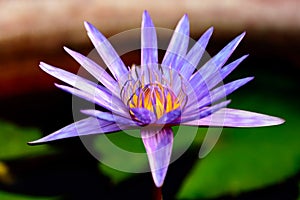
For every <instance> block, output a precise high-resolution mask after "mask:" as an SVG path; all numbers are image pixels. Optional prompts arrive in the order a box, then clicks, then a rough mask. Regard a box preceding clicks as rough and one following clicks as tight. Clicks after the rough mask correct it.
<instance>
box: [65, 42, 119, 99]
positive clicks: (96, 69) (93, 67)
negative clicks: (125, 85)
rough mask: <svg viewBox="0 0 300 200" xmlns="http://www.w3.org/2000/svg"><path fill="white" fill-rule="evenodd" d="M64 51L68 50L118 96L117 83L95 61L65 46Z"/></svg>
mask: <svg viewBox="0 0 300 200" xmlns="http://www.w3.org/2000/svg"><path fill="white" fill-rule="evenodd" d="M64 49H65V51H66V52H68V53H69V54H70V55H71V56H72V57H73V58H74V59H75V60H76V61H77V62H78V63H79V64H80V65H81V66H83V67H84V68H85V69H86V70H87V71H88V72H89V73H90V74H92V75H93V76H94V77H95V78H96V79H97V80H98V81H100V83H102V84H103V85H104V86H105V87H106V88H107V89H109V90H110V91H111V92H113V93H114V95H116V96H119V94H120V88H119V87H118V83H117V82H116V81H115V80H114V79H113V78H112V77H111V76H110V75H109V74H108V73H107V72H106V71H105V70H104V69H103V68H102V67H101V66H99V65H98V64H97V63H95V62H94V61H92V60H91V59H89V58H88V57H86V56H83V55H82V54H80V53H78V52H75V51H72V50H71V49H68V48H67V47H64Z"/></svg>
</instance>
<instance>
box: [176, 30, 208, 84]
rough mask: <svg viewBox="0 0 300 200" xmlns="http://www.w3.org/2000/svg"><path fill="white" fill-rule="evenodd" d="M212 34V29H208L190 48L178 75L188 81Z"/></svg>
mask: <svg viewBox="0 0 300 200" xmlns="http://www.w3.org/2000/svg"><path fill="white" fill-rule="evenodd" d="M212 33H213V27H211V28H209V29H208V30H207V31H206V32H205V33H204V34H203V35H202V36H201V38H200V39H199V40H198V41H197V43H196V44H195V45H194V46H193V47H192V49H191V50H190V51H189V52H188V54H187V55H186V57H185V62H184V63H183V66H182V68H181V69H180V74H181V75H182V76H183V77H184V78H185V79H186V80H188V79H189V78H190V76H191V75H192V73H193V72H194V71H195V69H196V68H197V65H198V63H199V61H200V59H201V58H202V55H203V53H204V51H205V48H206V46H207V43H208V41H209V39H210V37H211V35H212Z"/></svg>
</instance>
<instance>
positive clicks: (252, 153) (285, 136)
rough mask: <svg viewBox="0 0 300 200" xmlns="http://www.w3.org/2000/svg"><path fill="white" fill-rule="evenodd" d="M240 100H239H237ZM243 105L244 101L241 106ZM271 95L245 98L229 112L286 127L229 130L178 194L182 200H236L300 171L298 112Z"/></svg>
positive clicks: (252, 95)
mask: <svg viewBox="0 0 300 200" xmlns="http://www.w3.org/2000/svg"><path fill="white" fill-rule="evenodd" d="M233 99H238V98H233ZM241 99H243V100H242V101H241ZM286 101H288V100H285V101H283V100H282V99H280V98H278V97H274V96H269V98H268V95H266V94H256V95H255V94H253V93H252V94H251V96H250V95H245V96H243V97H242V98H240V99H239V100H236V101H235V102H240V104H239V105H235V104H232V105H231V106H230V107H236V108H244V109H246V110H252V111H261V112H262V113H267V114H275V113H277V115H278V114H280V115H281V116H280V117H283V118H285V120H286V123H285V124H283V125H281V126H274V127H262V128H226V129H224V131H223V133H222V135H221V137H220V140H219V142H218V143H217V145H216V146H215V148H214V149H213V151H212V152H211V153H210V154H209V155H208V156H207V157H205V158H204V159H203V160H199V161H198V162H197V164H196V165H195V166H194V167H193V170H192V171H191V173H190V174H189V176H188V177H187V178H186V180H185V182H184V184H183V186H182V188H181V190H180V191H179V193H178V197H179V198H180V199H187V198H189V199H194V198H213V197H218V196H221V195H225V194H231V195H236V194H238V193H241V192H243V191H249V190H254V189H257V188H261V187H265V186H267V185H270V184H276V183H278V182H280V181H283V180H284V179H286V178H287V177H289V176H292V175H294V174H296V173H297V171H299V170H300V152H299V146H300V140H299V131H296V130H299V121H300V116H299V113H298V110H299V108H295V107H293V108H292V107H291V106H290V105H292V104H293V103H294V102H289V103H287V102H286Z"/></svg>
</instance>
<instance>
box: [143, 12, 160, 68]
mask: <svg viewBox="0 0 300 200" xmlns="http://www.w3.org/2000/svg"><path fill="white" fill-rule="evenodd" d="M141 29H142V31H141V46H142V47H141V54H142V55H141V66H149V65H152V66H153V65H155V64H156V65H157V63H158V56H157V37H156V30H155V27H154V25H153V22H152V20H151V17H150V15H149V13H148V12H147V11H144V13H143V20H142V28H141Z"/></svg>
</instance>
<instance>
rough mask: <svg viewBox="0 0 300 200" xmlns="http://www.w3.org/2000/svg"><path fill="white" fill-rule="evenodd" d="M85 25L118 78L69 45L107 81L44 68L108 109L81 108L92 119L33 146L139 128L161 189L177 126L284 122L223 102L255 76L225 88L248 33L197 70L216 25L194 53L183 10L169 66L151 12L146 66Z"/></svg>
mask: <svg viewBox="0 0 300 200" xmlns="http://www.w3.org/2000/svg"><path fill="white" fill-rule="evenodd" d="M84 25H85V28H86V30H87V33H88V36H89V38H90V39H91V41H92V43H93V45H94V46H95V48H96V50H97V52H98V53H99V54H100V56H101V57H102V59H103V61H104V63H105V64H106V66H107V67H108V69H109V70H110V72H111V74H112V76H111V75H110V74H109V73H108V72H106V71H105V70H104V68H103V67H101V66H99V65H98V64H96V63H95V62H94V61H93V60H91V59H90V58H88V57H86V56H84V55H82V54H79V53H77V52H75V51H72V50H70V49H68V48H65V50H66V51H67V52H68V53H69V54H70V55H71V56H72V57H73V58H74V59H75V60H76V61H77V62H78V63H79V64H80V65H82V66H83V67H84V68H85V69H86V70H87V71H88V72H89V73H90V74H91V75H93V76H94V77H95V78H96V79H97V80H98V81H99V83H100V84H96V83H94V82H92V81H90V80H87V79H85V78H82V77H79V76H77V75H75V74H72V73H69V72H67V71H64V70H62V69H59V68H56V67H53V66H50V65H48V64H45V63H40V67H41V69H42V70H44V71H45V72H47V73H48V74H50V75H52V76H54V77H56V78H58V79H60V80H62V81H64V82H65V83H67V84H69V85H71V86H73V87H69V86H64V85H58V84H56V86H57V87H58V88H60V89H62V90H65V91H67V92H69V93H71V94H73V95H75V96H78V97H81V98H83V99H85V100H87V101H90V102H92V103H94V104H96V105H98V106H101V107H103V108H104V109H105V110H106V111H105V112H104V111H100V110H96V109H94V110H82V112H83V113H84V114H86V115H88V117H87V118H86V119H83V120H80V121H77V122H75V123H73V124H70V125H68V126H66V127H64V128H62V129H60V130H58V131H56V132H54V133H52V134H50V135H48V136H46V137H44V138H41V139H39V140H36V141H33V142H30V144H37V143H44V142H48V141H52V140H58V139H63V138H69V137H74V136H81V135H91V134H104V133H111V132H117V131H120V130H126V129H139V130H140V133H141V138H142V140H143V143H144V146H145V149H146V152H147V156H148V160H149V164H150V169H151V173H152V176H153V180H154V183H155V185H156V186H157V187H161V186H162V185H163V182H164V179H165V176H166V173H167V169H168V165H169V162H170V157H171V152H172V144H173V137H174V135H173V131H172V126H178V125H186V126H225V127H258V126H271V125H277V124H281V123H283V122H284V120H282V119H280V118H277V117H272V116H268V115H263V114H258V113H254V112H249V111H242V110H236V109H229V108H226V106H227V105H228V104H229V103H230V101H229V100H224V97H226V96H227V95H229V94H230V93H232V92H233V91H235V90H236V89H238V88H239V87H241V86H242V85H244V84H246V83H248V82H249V81H251V80H252V79H253V77H249V78H243V79H239V80H236V81H233V82H230V83H227V84H225V85H221V86H220V83H222V80H223V79H224V78H225V77H226V76H227V75H229V74H230V73H231V72H232V71H233V70H234V69H235V68H236V67H237V66H238V65H239V64H240V63H241V62H242V61H243V60H244V59H245V58H246V57H247V55H245V56H243V57H241V58H239V59H237V60H235V61H233V62H231V63H229V64H227V65H225V63H226V61H227V60H228V58H229V57H230V55H231V54H232V52H233V51H234V50H235V48H236V47H237V45H238V44H239V42H240V41H241V40H242V38H243V37H244V35H245V33H242V34H241V35H239V36H237V37H236V38H235V39H233V40H232V41H231V42H230V43H229V44H228V45H227V46H225V47H224V48H223V49H222V50H221V51H220V52H219V53H218V54H217V55H215V56H214V57H213V58H211V59H210V60H209V61H207V62H206V63H205V64H204V65H203V66H202V67H201V68H200V69H199V70H197V69H196V66H197V65H198V63H199V61H200V59H201V57H202V56H203V53H204V51H205V48H206V45H207V43H208V41H209V38H210V37H211V34H212V32H213V28H209V29H208V30H207V31H206V32H205V33H204V34H203V35H202V36H201V37H200V39H199V40H198V41H197V42H196V43H195V45H194V46H193V47H192V48H191V49H190V50H189V51H188V45H189V20H188V16H187V15H184V16H183V17H182V18H181V20H180V21H179V23H178V25H177V27H176V29H175V31H174V33H173V36H172V38H171V41H170V43H169V46H168V48H167V50H166V53H165V56H164V58H163V60H162V63H158V49H157V36H156V29H155V27H154V25H153V22H152V20H151V18H150V16H149V14H148V12H147V11H144V13H143V19H142V26H141V63H140V64H141V65H140V66H135V65H133V66H132V67H126V66H125V65H124V63H123V61H122V60H121V59H120V57H119V56H118V54H117V53H116V51H115V50H114V48H113V47H112V45H111V44H110V43H109V41H108V40H107V39H106V38H105V37H104V36H103V35H102V34H101V33H100V32H99V31H98V30H97V29H96V28H95V27H94V26H93V25H91V24H90V23H88V22H85V23H84ZM224 65H225V66H224ZM220 113H223V114H224V118H222V119H220V117H214V116H217V115H220ZM116 156H118V155H116Z"/></svg>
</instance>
